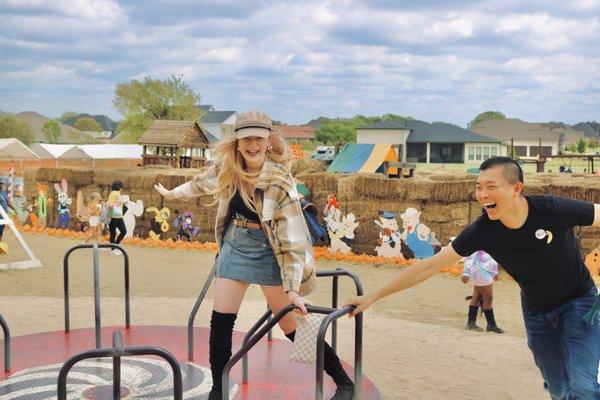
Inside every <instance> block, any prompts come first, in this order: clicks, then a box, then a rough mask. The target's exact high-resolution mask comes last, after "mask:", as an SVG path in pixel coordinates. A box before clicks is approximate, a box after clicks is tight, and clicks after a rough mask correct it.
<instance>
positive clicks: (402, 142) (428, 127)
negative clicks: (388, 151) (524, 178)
mask: <svg viewBox="0 0 600 400" xmlns="http://www.w3.org/2000/svg"><path fill="white" fill-rule="evenodd" d="M356 141H357V143H375V144H377V143H386V144H392V145H394V147H395V148H396V149H397V154H398V159H399V160H402V161H403V162H411V163H477V162H480V161H483V160H486V159H488V158H490V157H493V156H499V155H506V146H503V145H502V143H501V142H500V141H499V140H497V139H494V138H491V137H487V136H484V135H480V134H477V133H475V132H472V131H469V130H466V129H463V128H461V127H459V126H456V125H452V124H447V123H442V122H436V123H433V124H430V123H428V122H424V121H419V120H406V121H381V122H376V123H373V124H368V125H363V126H361V127H359V128H358V129H357V131H356Z"/></svg>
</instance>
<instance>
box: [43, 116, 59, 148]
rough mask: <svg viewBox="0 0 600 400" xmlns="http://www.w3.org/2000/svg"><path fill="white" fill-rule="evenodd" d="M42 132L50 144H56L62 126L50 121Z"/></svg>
mask: <svg viewBox="0 0 600 400" xmlns="http://www.w3.org/2000/svg"><path fill="white" fill-rule="evenodd" d="M42 132H44V136H45V137H46V140H47V141H48V143H56V142H58V137H59V136H60V125H59V123H58V122H56V121H54V120H52V121H48V122H46V123H45V124H44V126H43V127H42Z"/></svg>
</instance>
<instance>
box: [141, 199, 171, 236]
mask: <svg viewBox="0 0 600 400" xmlns="http://www.w3.org/2000/svg"><path fill="white" fill-rule="evenodd" d="M146 212H147V213H154V219H153V220H152V221H150V232H148V234H149V236H150V239H153V240H161V235H162V234H163V233H165V232H167V231H168V230H169V217H170V216H171V211H170V210H169V209H168V208H167V207H163V208H161V209H160V210H159V209H158V208H156V207H148V208H146Z"/></svg>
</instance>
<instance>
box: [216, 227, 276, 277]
mask: <svg viewBox="0 0 600 400" xmlns="http://www.w3.org/2000/svg"><path fill="white" fill-rule="evenodd" d="M279 271H280V270H279V264H277V259H276V258H275V254H273V250H272V249H271V246H270V245H269V239H267V236H266V235H265V232H264V231H263V230H262V229H249V228H240V227H238V226H235V225H234V224H233V221H232V222H231V223H230V224H229V227H228V228H227V231H226V232H225V237H224V238H223V245H222V246H221V252H220V253H219V258H218V260H217V276H218V277H219V278H227V279H233V280H236V281H242V282H248V283H253V284H256V285H264V286H279V285H283V281H282V280H281V274H280V272H279Z"/></svg>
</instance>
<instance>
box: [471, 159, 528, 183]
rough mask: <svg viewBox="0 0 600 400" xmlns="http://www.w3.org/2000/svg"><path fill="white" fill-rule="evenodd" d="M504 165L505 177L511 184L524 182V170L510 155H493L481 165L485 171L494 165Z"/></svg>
mask: <svg viewBox="0 0 600 400" xmlns="http://www.w3.org/2000/svg"><path fill="white" fill-rule="evenodd" d="M497 166H502V167H504V177H505V178H506V180H507V181H508V182H509V183H510V184H511V185H514V184H515V183H517V182H521V183H524V182H523V181H524V179H523V170H522V169H521V166H520V165H519V163H518V162H516V161H515V160H513V159H512V158H510V157H491V158H488V159H487V160H485V161H484V162H482V163H481V165H480V166H479V170H480V171H485V170H486V169H490V168H493V167H497Z"/></svg>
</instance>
